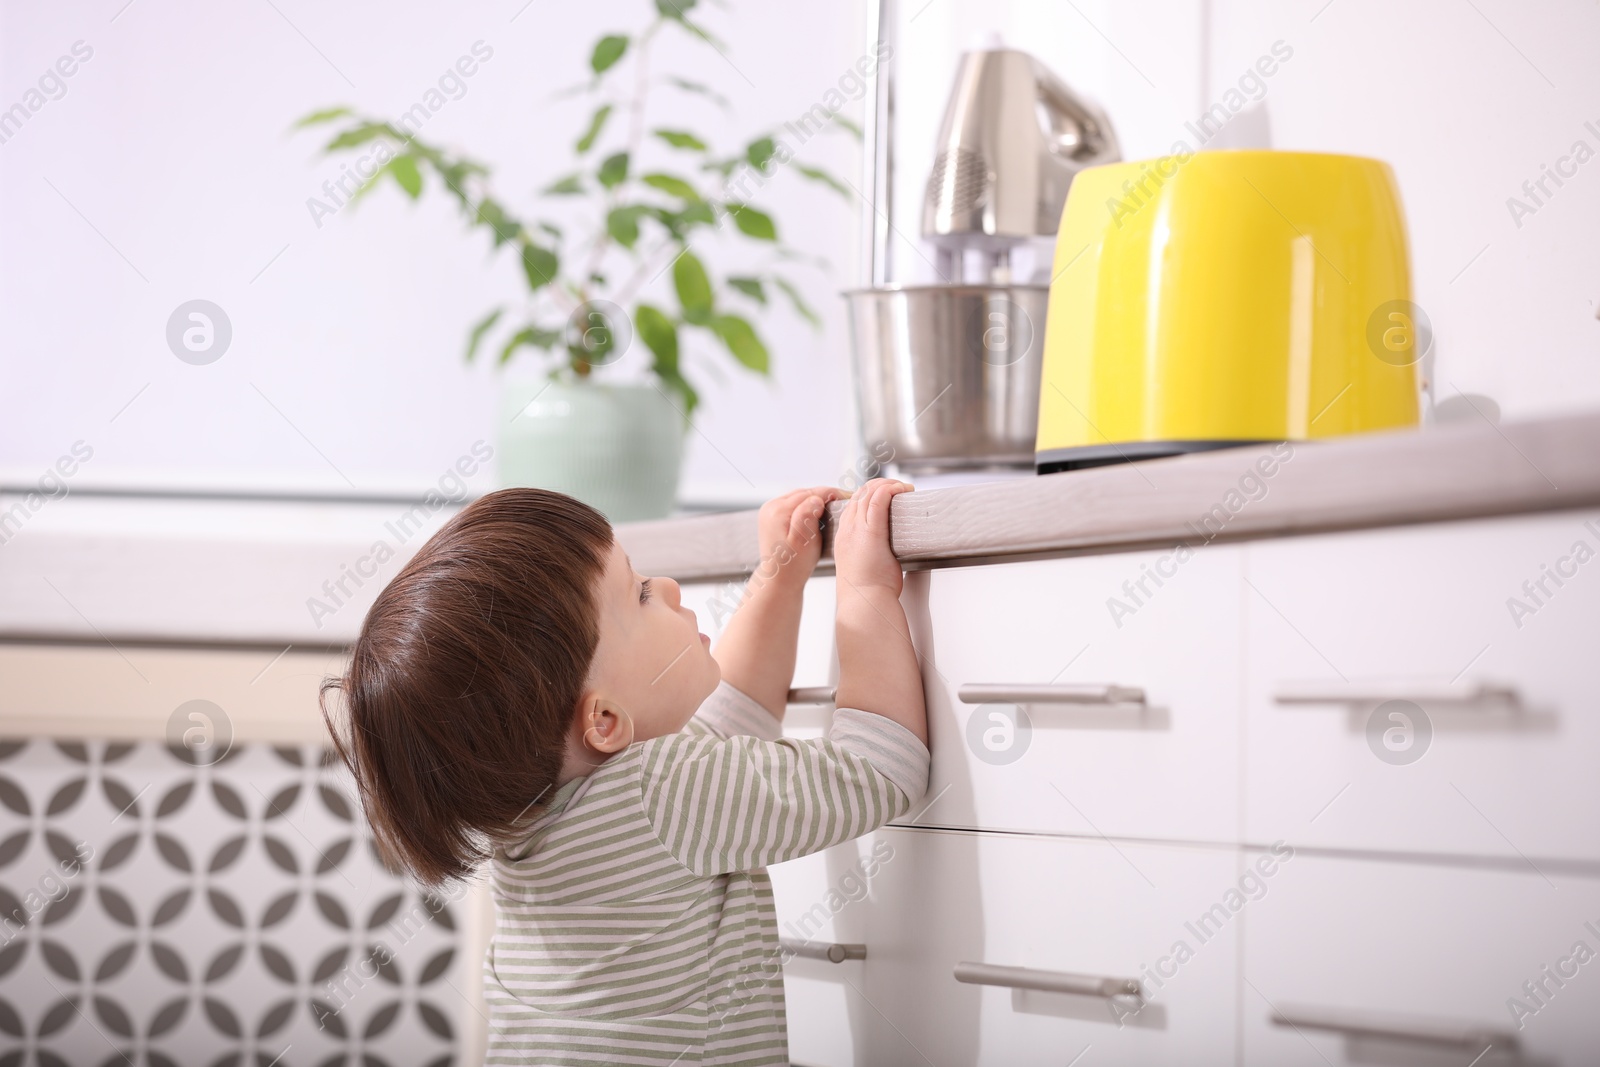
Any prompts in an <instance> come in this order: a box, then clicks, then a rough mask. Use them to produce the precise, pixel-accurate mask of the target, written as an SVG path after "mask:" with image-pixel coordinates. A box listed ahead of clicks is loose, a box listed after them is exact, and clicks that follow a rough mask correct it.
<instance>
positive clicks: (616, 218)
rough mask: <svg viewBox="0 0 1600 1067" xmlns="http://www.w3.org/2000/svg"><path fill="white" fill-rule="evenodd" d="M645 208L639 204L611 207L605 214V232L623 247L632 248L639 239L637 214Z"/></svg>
mask: <svg viewBox="0 0 1600 1067" xmlns="http://www.w3.org/2000/svg"><path fill="white" fill-rule="evenodd" d="M645 210H646V209H645V208H644V207H643V206H642V205H639V204H630V205H628V206H627V207H619V208H612V209H611V211H610V212H609V213H608V214H607V215H606V232H607V233H609V234H610V235H611V239H612V240H614V241H616V242H617V244H619V245H621V246H622V247H623V248H632V247H633V246H634V244H635V243H636V242H637V241H638V240H639V216H640V215H643V214H644V213H645Z"/></svg>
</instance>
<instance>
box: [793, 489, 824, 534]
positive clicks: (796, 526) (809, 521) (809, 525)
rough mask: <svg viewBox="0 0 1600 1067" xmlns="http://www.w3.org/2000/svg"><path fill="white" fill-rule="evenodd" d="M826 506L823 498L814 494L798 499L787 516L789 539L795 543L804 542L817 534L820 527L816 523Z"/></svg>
mask: <svg viewBox="0 0 1600 1067" xmlns="http://www.w3.org/2000/svg"><path fill="white" fill-rule="evenodd" d="M826 506H827V505H826V504H825V503H824V502H823V499H822V498H821V497H820V496H815V495H813V496H809V497H806V498H805V499H804V500H802V501H800V503H799V504H798V505H796V507H795V509H794V512H793V513H792V514H791V515H790V516H789V540H790V541H791V542H793V543H795V544H804V543H805V542H807V541H809V540H811V539H812V538H813V537H815V536H817V533H818V531H819V529H820V527H819V526H818V523H819V522H820V520H821V519H822V511H823V508H825V507H826Z"/></svg>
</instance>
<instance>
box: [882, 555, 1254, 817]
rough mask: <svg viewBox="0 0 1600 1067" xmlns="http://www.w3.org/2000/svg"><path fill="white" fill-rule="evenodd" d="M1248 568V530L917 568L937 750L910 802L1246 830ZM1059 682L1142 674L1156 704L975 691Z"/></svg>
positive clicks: (910, 607)
mask: <svg viewBox="0 0 1600 1067" xmlns="http://www.w3.org/2000/svg"><path fill="white" fill-rule="evenodd" d="M1241 569H1242V568H1241V554H1240V550H1239V549H1238V548H1237V547H1236V546H1227V545H1213V546H1209V547H1204V548H1201V549H1199V550H1198V551H1196V552H1195V553H1194V554H1193V555H1192V556H1189V557H1186V558H1185V559H1184V560H1183V561H1182V562H1178V558H1177V556H1176V555H1175V554H1174V553H1173V551H1171V550H1158V551H1148V552H1124V553H1117V554H1113V555H1102V556H1082V557H1076V558H1069V559H1054V560H1041V561H1032V562H1022V563H1003V564H994V565H986V566H977V567H960V568H952V569H947V570H936V571H924V572H915V573H912V574H909V575H907V589H906V593H905V595H904V596H903V598H902V602H903V603H904V604H905V606H906V611H907V615H908V617H909V619H910V621H911V625H912V630H913V634H914V637H915V639H916V642H917V646H918V650H919V651H920V652H921V653H922V655H923V657H924V658H923V664H922V666H923V683H924V689H925V692H926V693H927V699H928V715H929V732H930V744H931V749H932V753H933V768H932V775H931V778H930V783H929V787H928V794H927V797H926V799H925V801H924V802H923V805H919V806H918V807H917V808H916V809H914V810H913V812H912V815H911V816H909V817H908V818H913V817H914V818H916V820H917V821H918V823H919V824H921V825H938V826H954V827H972V828H978V829H1006V830H1027V831H1038V832H1046V833H1063V834H1075V835H1090V836H1099V835H1101V834H1106V835H1110V836H1133V837H1159V838H1165V839H1171V838H1179V839H1186V840H1209V841H1232V840H1236V839H1237V837H1238V832H1239V800H1240V796H1239V779H1238V766H1239V737H1238V729H1239V703H1240V689H1239V677H1240V672H1239V663H1240V641H1241V624H1240V607H1239V605H1240V596H1239V591H1240V588H1241V585H1240V574H1241ZM1157 571H1160V572H1165V574H1166V576H1165V577H1162V578H1161V579H1160V580H1161V582H1162V584H1161V585H1160V586H1157V585H1156V584H1155V582H1156V579H1154V578H1151V577H1148V576H1149V575H1151V574H1152V573H1155V572H1157ZM1141 581H1143V583H1144V590H1143V592H1142V593H1141V592H1140V591H1139V590H1138V589H1137V588H1136V583H1139V582H1141ZM1129 587H1134V589H1133V592H1132V594H1130V591H1129ZM1113 609H1115V610H1113ZM1042 683H1054V684H1057V685H1063V684H1067V685H1076V686H1081V687H1095V686H1106V685H1116V686H1123V687H1129V688H1136V689H1140V690H1143V692H1144V694H1145V699H1146V701H1147V704H1146V706H1144V707H1139V706H1137V705H1136V704H1130V703H1126V702H1125V703H1122V704H1120V705H1111V706H1107V705H1094V704H1049V703H1023V704H1021V705H1018V704H1014V703H999V702H996V703H993V704H981V703H980V704H971V703H965V702H963V701H962V699H961V689H962V687H963V686H967V685H972V684H1004V685H1012V686H1016V685H1039V684H1042ZM1018 699H1020V698H1018ZM1019 707H1020V709H1021V710H1020V712H1019V710H1018V709H1019ZM1024 723H1025V724H1027V725H1026V726H1024V725H1022V724H1024ZM924 806H926V810H925V811H923V810H922V808H923V807H924Z"/></svg>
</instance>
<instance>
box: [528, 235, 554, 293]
mask: <svg viewBox="0 0 1600 1067" xmlns="http://www.w3.org/2000/svg"><path fill="white" fill-rule="evenodd" d="M560 269H561V261H560V260H559V259H557V258H556V254H555V253H554V252H552V251H550V250H549V249H548V248H540V247H539V246H538V245H536V244H525V245H523V246H522V272H523V273H524V274H526V275H527V276H528V288H529V289H531V290H534V291H535V292H537V291H538V290H540V289H542V288H544V287H545V286H547V285H549V284H550V283H551V282H553V281H555V278H556V272H557V271H559V270H560Z"/></svg>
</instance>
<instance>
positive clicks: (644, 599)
mask: <svg viewBox="0 0 1600 1067" xmlns="http://www.w3.org/2000/svg"><path fill="white" fill-rule="evenodd" d="M649 600H650V579H648V578H646V579H645V580H644V581H642V582H640V583H639V603H641V604H644V603H648V602H649Z"/></svg>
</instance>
